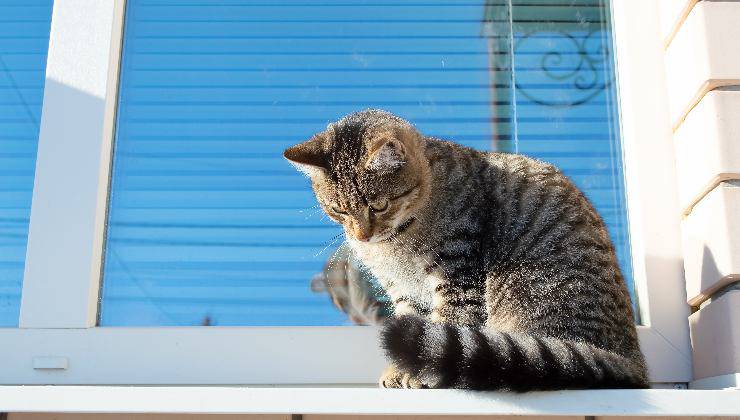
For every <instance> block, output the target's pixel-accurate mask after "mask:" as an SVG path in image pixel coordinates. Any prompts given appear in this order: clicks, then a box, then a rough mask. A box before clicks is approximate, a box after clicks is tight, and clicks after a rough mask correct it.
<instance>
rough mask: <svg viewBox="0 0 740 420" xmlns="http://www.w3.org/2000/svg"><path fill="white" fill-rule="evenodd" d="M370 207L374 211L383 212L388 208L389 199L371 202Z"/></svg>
mask: <svg viewBox="0 0 740 420" xmlns="http://www.w3.org/2000/svg"><path fill="white" fill-rule="evenodd" d="M370 209H371V210H372V211H373V213H382V212H384V211H386V210H388V200H382V201H378V202H376V203H372V204H370Z"/></svg>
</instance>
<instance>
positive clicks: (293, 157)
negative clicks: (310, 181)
mask: <svg viewBox="0 0 740 420" xmlns="http://www.w3.org/2000/svg"><path fill="white" fill-rule="evenodd" d="M324 142H325V139H324V137H323V136H318V135H317V136H313V137H311V139H309V140H307V141H305V142H303V143H300V144H296V145H295V146H292V147H289V148H287V149H285V151H284V152H283V156H285V158H286V159H288V161H289V162H290V163H291V164H292V165H293V166H295V167H296V169H298V170H299V171H301V172H303V173H304V174H306V175H308V176H309V177H314V176H317V175H322V174H325V173H326V171H327V169H328V162H327V158H326V151H325V148H324V144H325V143H324Z"/></svg>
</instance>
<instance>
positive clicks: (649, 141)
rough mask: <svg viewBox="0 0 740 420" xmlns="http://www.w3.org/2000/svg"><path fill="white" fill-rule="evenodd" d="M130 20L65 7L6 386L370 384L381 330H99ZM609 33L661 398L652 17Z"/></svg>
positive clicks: (96, 2)
mask: <svg viewBox="0 0 740 420" xmlns="http://www.w3.org/2000/svg"><path fill="white" fill-rule="evenodd" d="M124 11H125V0H106V1H100V0H81V1H77V2H64V1H57V2H55V3H54V9H53V15H52V25H51V38H50V43H49V55H48V63H47V70H46V89H45V92H44V103H43V112H42V121H41V133H40V135H39V146H38V158H37V167H36V178H35V183H34V193H33V203H32V209H31V220H30V226H29V238H28V248H27V257H26V267H25V273H24V281H23V291H22V301H21V314H20V320H19V328H3V329H0V342H3V343H4V345H3V346H1V347H0V360H1V362H0V369H2V371H3V372H4V373H3V375H2V376H0V383H1V384H325V385H329V384H345V385H346V384H369V383H374V382H375V381H376V379H377V377H378V376H379V374H380V372H381V371H382V369H383V367H384V365H385V361H384V359H383V356H382V354H381V352H380V350H379V347H378V345H377V329H375V328H373V327H208V328H203V327H145V328H142V327H135V328H131V327H98V326H97V325H96V324H97V322H96V321H97V311H98V307H99V291H100V285H101V281H102V279H101V277H102V276H101V267H102V258H103V248H104V242H105V219H106V212H107V204H108V190H109V184H110V182H109V178H110V168H111V161H112V155H111V153H112V144H113V139H114V129H115V111H116V104H117V93H118V92H117V89H118V76H119V66H120V58H121V44H122V35H123V34H122V32H123V19H124ZM635 16H639V17H640V18H639V19H634V18H631V17H635ZM612 19H613V28H614V34H615V44H616V48H615V51H616V56H617V62H618V66H617V67H616V68H617V79H618V81H619V88H618V91H619V98H620V103H621V114H620V115H621V125H622V131H621V132H622V136H623V148H624V165H625V174H626V175H625V176H626V189H627V195H628V197H627V198H628V199H627V206H628V214H629V232H630V236H631V241H632V258H633V267H634V278H635V285H636V287H637V295H638V299H639V304H640V312H641V318H642V322H643V323H644V325H641V326H638V334H639V337H640V341H641V344H642V348H643V352H644V353H645V356H646V359H647V362H648V365H649V368H650V372H651V381H652V382H653V383H684V382H689V381H690V380H691V356H690V354H691V353H690V346H689V336H688V324H687V316H688V305H687V304H686V298H685V286H684V279H683V265H682V254H681V247H680V232H679V222H680V207H679V204H678V198H677V192H676V173H675V168H674V164H673V156H674V155H673V144H672V136H671V129H670V127H671V125H670V118H669V115H668V98H667V95H666V84H665V75H664V67H663V46H662V42H661V37H660V32H659V28H660V25H659V24H658V5H657V2H630V1H619V0H616V1H613V2H612ZM646 92H650V94H649V95H646V94H645V93H646ZM655 156H667V157H668V158H665V159H658V160H655V159H654V158H655ZM212 349H216V350H217V352H218V353H217V357H213V354H214V352H213V351H212ZM40 358H46V359H40ZM49 358H51V359H49ZM50 360H51V361H56V365H55V364H54V363H51V364H49V363H48V362H49V361H50ZM42 362H45V363H42ZM65 365H66V367H65Z"/></svg>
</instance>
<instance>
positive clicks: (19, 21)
mask: <svg viewBox="0 0 740 420" xmlns="http://www.w3.org/2000/svg"><path fill="white" fill-rule="evenodd" d="M51 8H52V1H51V0H48V1H47V0H42V1H39V0H34V1H30V0H24V1H20V0H18V1H13V0H6V1H2V2H0V326H2V327H9V326H17V325H18V314H19V311H20V297H21V283H22V281H23V264H24V261H25V258H26V242H27V239H28V218H29V214H30V212H31V195H32V193H33V176H34V171H35V168H36V145H37V143H38V135H39V121H41V102H42V101H43V97H44V80H45V72H46V53H47V50H48V48H49V28H50V23H51Z"/></svg>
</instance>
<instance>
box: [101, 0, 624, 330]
mask: <svg viewBox="0 0 740 420" xmlns="http://www.w3.org/2000/svg"><path fill="white" fill-rule="evenodd" d="M494 6H495V5H494ZM487 10H489V9H487V8H486V7H484V3H483V2H482V1H470V2H464V3H456V4H450V3H449V2H446V1H440V0H430V1H427V0H425V1H419V0H415V1H402V2H356V1H346V0H344V1H342V0H330V1H325V0H324V1H321V2H314V1H309V0H298V1H290V2H279V3H277V2H276V3H272V2H256V1H254V2H247V1H236V0H219V1H196V0H129V1H128V2H127V11H126V28H125V40H124V51H123V62H122V69H121V75H122V76H121V85H120V99H119V109H118V124H117V133H116V144H115V155H114V167H113V175H112V191H111V200H110V210H109V225H108V241H107V246H106V256H105V273H104V284H103V302H102V307H101V308H102V312H101V324H102V325H201V324H204V323H207V324H216V325H338V324H343V323H346V322H347V321H346V319H345V317H344V316H343V314H341V313H338V312H337V311H336V310H335V309H334V308H333V306H332V305H331V303H330V300H329V298H328V297H327V296H326V295H322V294H314V293H312V292H311V290H310V287H309V282H310V279H311V277H312V275H313V274H314V273H316V272H318V271H320V270H321V269H322V267H323V265H324V263H325V261H326V259H327V258H328V256H329V255H330V254H331V252H332V250H333V249H334V248H336V246H337V245H338V243H332V238H333V237H335V236H336V235H337V234H339V233H341V229H340V228H339V227H338V226H336V225H333V224H331V223H329V222H328V221H327V220H326V218H325V217H323V216H322V215H321V213H320V211H319V210H318V209H316V207H315V204H316V203H315V199H314V198H313V195H312V193H311V191H310V187H309V183H308V181H307V180H306V179H305V178H303V177H301V176H300V175H299V174H298V173H297V172H296V171H295V170H294V169H293V168H291V167H290V166H289V165H288V164H287V163H286V162H285V161H284V160H283V159H282V157H281V152H282V150H283V149H284V148H285V147H287V146H290V145H293V144H295V143H297V142H299V141H302V140H305V139H307V138H308V137H309V136H310V135H311V134H313V133H315V132H317V131H320V130H322V129H323V128H324V127H325V126H326V124H327V123H328V122H330V121H333V120H335V119H337V118H338V117H340V116H342V115H344V114H347V113H349V112H352V111H355V110H358V109H362V108H367V107H377V108H384V109H387V110H389V111H392V112H394V113H397V114H399V115H401V116H403V117H405V118H407V119H409V120H411V121H413V122H414V123H416V124H417V126H418V127H419V128H420V129H421V130H422V131H424V132H425V133H428V134H430V135H434V136H438V137H443V138H450V139H454V140H456V141H459V142H461V143H464V144H467V145H470V146H473V147H477V148H481V149H488V150H490V149H491V148H493V147H500V148H503V147H505V145H503V144H502V143H500V142H499V141H506V140H505V139H506V138H507V137H506V136H509V137H508V138H512V134H511V133H510V132H506V133H503V134H501V132H502V131H501V130H502V129H504V128H507V127H508V128H511V124H510V119H511V116H510V115H509V114H501V113H502V112H509V111H504V109H505V108H507V107H508V103H506V104H504V105H501V104H502V103H504V102H501V103H499V102H494V96H495V95H496V94H497V93H496V92H497V91H496V89H499V90H506V89H508V88H510V83H509V82H507V81H506V80H504V81H501V82H499V81H497V78H499V77H501V75H500V74H499V73H500V72H498V71H493V70H494V68H493V67H492V64H491V63H492V61H491V57H492V56H494V55H496V54H498V52H496V51H494V50H493V49H492V44H491V40H492V39H499V38H502V37H504V36H503V35H501V34H498V35H497V34H491V35H490V36H489V35H487V34H485V27H486V25H485V24H484V22H483V21H484V20H485V19H486V18H485V16H486V13H487ZM566 13H567V10H566ZM571 13H573V11H572V10H571ZM504 55H506V53H505V52H504ZM509 77H510V76H504V79H507V78H509ZM494 88H496V89H494ZM556 89H557V88H556ZM541 111H542V112H546V111H545V110H544V109H543V110H541ZM527 118H529V119H531V120H532V121H533V123H534V122H537V124H540V126H545V125H547V124H548V123H549V122H550V121H552V118H551V117H550V116H549V115H547V114H545V115H541V116H539V117H537V116H531V117H527ZM596 118H601V119H608V118H613V116H610V117H607V116H604V115H601V114H600V115H598V116H596ZM528 121H529V120H526V119H522V118H519V125H520V130H522V129H523V128H522V125H526V124H529V122H528ZM599 121H601V120H599ZM580 127H591V126H590V125H588V123H584V124H582V125H579V126H577V127H576V126H574V127H573V129H571V131H573V130H575V129H576V128H580ZM552 132H554V131H553V130H550V133H552ZM546 134H547V133H546V132H541V133H540V135H542V136H544V135H546ZM568 134H569V133H568V132H566V131H563V132H559V133H558V135H559V136H561V137H562V138H567V135H568ZM572 134H574V135H575V136H580V135H585V134H583V133H579V132H573V133H572ZM610 141H611V138H608V137H602V142H604V143H606V144H609V142H610ZM542 146H543V147H546V145H542Z"/></svg>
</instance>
